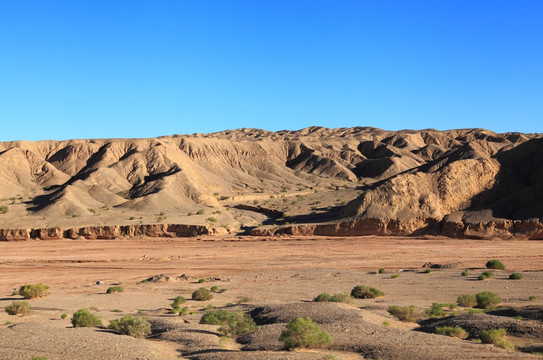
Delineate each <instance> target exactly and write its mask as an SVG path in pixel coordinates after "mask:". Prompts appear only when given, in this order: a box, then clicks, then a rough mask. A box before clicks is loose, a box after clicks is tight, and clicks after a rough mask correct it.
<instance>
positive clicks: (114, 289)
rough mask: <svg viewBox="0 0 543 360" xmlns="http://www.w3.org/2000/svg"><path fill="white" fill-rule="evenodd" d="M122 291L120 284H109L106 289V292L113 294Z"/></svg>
mask: <svg viewBox="0 0 543 360" xmlns="http://www.w3.org/2000/svg"><path fill="white" fill-rule="evenodd" d="M123 291H124V289H123V287H122V286H111V287H108V288H107V290H106V293H108V294H113V293H122V292H123Z"/></svg>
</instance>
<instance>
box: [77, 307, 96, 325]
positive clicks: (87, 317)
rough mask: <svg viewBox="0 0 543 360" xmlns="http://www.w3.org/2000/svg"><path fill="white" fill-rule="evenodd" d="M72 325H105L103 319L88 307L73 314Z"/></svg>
mask: <svg viewBox="0 0 543 360" xmlns="http://www.w3.org/2000/svg"><path fill="white" fill-rule="evenodd" d="M72 325H73V326H74V327H93V326H103V325H102V320H100V318H99V317H98V316H96V315H94V314H93V313H91V312H90V311H89V310H87V309H80V310H77V311H76V312H75V313H74V314H73V316H72Z"/></svg>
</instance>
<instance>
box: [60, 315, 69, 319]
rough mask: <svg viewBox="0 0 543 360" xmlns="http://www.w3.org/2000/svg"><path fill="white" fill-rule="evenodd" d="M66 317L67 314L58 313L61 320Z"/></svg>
mask: <svg viewBox="0 0 543 360" xmlns="http://www.w3.org/2000/svg"><path fill="white" fill-rule="evenodd" d="M67 317H68V314H62V315H60V318H61V319H62V320H64V319H66V318H67Z"/></svg>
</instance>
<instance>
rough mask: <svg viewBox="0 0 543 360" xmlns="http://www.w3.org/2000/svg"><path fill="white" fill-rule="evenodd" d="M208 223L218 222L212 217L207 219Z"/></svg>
mask: <svg viewBox="0 0 543 360" xmlns="http://www.w3.org/2000/svg"><path fill="white" fill-rule="evenodd" d="M207 221H209V222H217V218H216V217H213V216H210V217H208V218H207Z"/></svg>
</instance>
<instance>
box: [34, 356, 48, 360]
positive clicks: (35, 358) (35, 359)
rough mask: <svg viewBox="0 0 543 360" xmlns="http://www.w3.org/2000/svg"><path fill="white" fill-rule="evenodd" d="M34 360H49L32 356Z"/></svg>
mask: <svg viewBox="0 0 543 360" xmlns="http://www.w3.org/2000/svg"><path fill="white" fill-rule="evenodd" d="M32 360H47V358H46V357H45V356H32Z"/></svg>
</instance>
